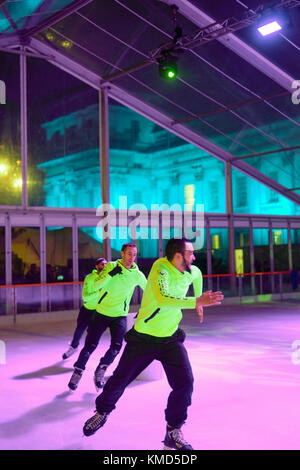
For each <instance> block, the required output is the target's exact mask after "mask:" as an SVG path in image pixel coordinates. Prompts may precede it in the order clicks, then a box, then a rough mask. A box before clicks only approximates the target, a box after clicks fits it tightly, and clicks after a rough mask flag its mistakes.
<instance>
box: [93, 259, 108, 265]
mask: <svg viewBox="0 0 300 470" xmlns="http://www.w3.org/2000/svg"><path fill="white" fill-rule="evenodd" d="M102 261H106V259H105V258H98V259H96V261H95V266H97V264H99V263H101V262H102Z"/></svg>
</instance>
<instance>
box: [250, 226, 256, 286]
mask: <svg viewBox="0 0 300 470" xmlns="http://www.w3.org/2000/svg"><path fill="white" fill-rule="evenodd" d="M249 249H250V272H251V273H255V253H254V243H253V222H252V220H251V219H250V221H249ZM255 279H256V278H255V277H254V276H251V292H252V295H255V294H256V291H255Z"/></svg>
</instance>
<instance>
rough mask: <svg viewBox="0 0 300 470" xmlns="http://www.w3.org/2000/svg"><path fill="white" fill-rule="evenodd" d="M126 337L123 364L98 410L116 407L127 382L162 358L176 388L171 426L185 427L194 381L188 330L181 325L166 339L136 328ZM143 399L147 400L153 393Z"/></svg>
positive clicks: (99, 401)
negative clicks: (187, 347) (180, 327)
mask: <svg viewBox="0 0 300 470" xmlns="http://www.w3.org/2000/svg"><path fill="white" fill-rule="evenodd" d="M125 339H126V341H127V344H126V347H125V349H124V351H123V354H122V356H121V358H120V361H119V364H118V366H117V368H116V369H115V371H114V373H113V375H112V376H111V377H110V378H109V379H108V381H107V382H106V384H105V386H104V388H103V391H102V393H101V395H99V396H98V397H97V399H96V409H97V411H98V412H99V413H102V412H107V413H110V412H111V411H112V410H114V409H115V405H116V403H117V401H118V400H119V398H120V397H121V396H122V394H123V392H124V390H125V388H126V387H127V385H129V384H130V383H131V382H132V381H133V380H134V379H136V377H137V376H138V375H139V374H140V373H141V372H142V371H143V370H144V369H145V368H146V367H147V366H148V365H149V364H150V363H151V362H152V361H153V360H154V359H157V360H159V361H160V362H161V364H162V366H163V368H164V371H165V373H166V376H167V379H168V382H169V385H170V387H171V389H172V391H171V393H170V395H169V397H168V403H167V408H166V409H165V419H166V421H167V423H168V424H169V425H170V426H173V427H176V428H179V427H181V426H182V424H183V423H184V422H185V420H186V418H187V408H188V406H189V405H190V404H191V396H192V392H193V382H194V379H193V373H192V369H191V365H190V361H189V358H188V355H187V351H186V349H185V347H184V345H183V342H184V339H185V333H184V331H183V330H180V329H178V330H177V331H176V332H175V333H174V335H173V336H171V337H169V338H164V339H163V340H162V339H161V338H154V337H152V336H149V335H144V334H142V333H138V332H136V331H135V330H134V329H132V330H130V331H129V332H128V333H127V334H126V336H125ZM141 399H144V400H145V404H147V402H148V400H149V397H141Z"/></svg>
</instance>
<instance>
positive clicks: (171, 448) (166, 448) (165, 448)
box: [163, 445, 174, 450]
mask: <svg viewBox="0 0 300 470" xmlns="http://www.w3.org/2000/svg"><path fill="white" fill-rule="evenodd" d="M163 450H174V449H173V447H168V446H166V445H164V447H163Z"/></svg>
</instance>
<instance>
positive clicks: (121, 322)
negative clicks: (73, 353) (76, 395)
mask: <svg viewBox="0 0 300 470" xmlns="http://www.w3.org/2000/svg"><path fill="white" fill-rule="evenodd" d="M121 255H122V259H118V260H117V261H111V262H109V263H107V265H106V266H105V268H104V269H103V270H102V272H101V273H100V274H99V276H98V277H97V278H95V280H94V289H95V290H97V289H98V290H99V289H101V292H100V298H99V300H98V303H97V306H96V312H95V313H94V314H93V317H92V320H91V322H90V324H89V326H88V332H87V336H86V340H85V344H84V347H83V349H82V350H81V352H80V354H79V357H78V359H77V361H76V362H75V364H74V372H73V374H72V377H71V379H70V381H69V384H68V386H69V388H70V389H71V390H75V389H76V388H77V385H78V382H79V380H80V379H81V376H82V373H83V371H84V370H85V366H86V363H87V361H88V360H89V357H90V355H91V354H92V352H93V351H94V350H95V349H96V347H97V345H98V343H99V340H100V338H101V336H102V334H103V333H104V331H105V330H106V328H109V329H110V334H111V343H110V347H109V349H108V350H107V351H106V353H105V354H104V356H103V357H102V358H101V359H100V363H99V365H98V367H97V368H96V370H95V373H94V382H95V386H96V389H97V390H98V389H99V388H102V387H103V385H104V374H105V371H106V369H107V367H108V366H109V365H110V364H111V363H112V362H113V360H114V359H115V357H116V356H117V354H118V353H119V352H120V349H121V347H122V342H123V339H124V335H125V333H126V326H127V321H126V316H127V313H128V310H129V305H130V300H131V297H132V294H133V291H134V289H135V287H137V286H139V287H141V289H143V290H144V289H145V287H146V282H147V280H146V278H145V276H144V274H143V273H142V272H141V271H140V270H139V268H138V267H137V265H136V264H135V263H134V260H135V258H136V255H137V247H136V245H135V244H134V243H126V244H124V245H123V247H122V250H121Z"/></svg>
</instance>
